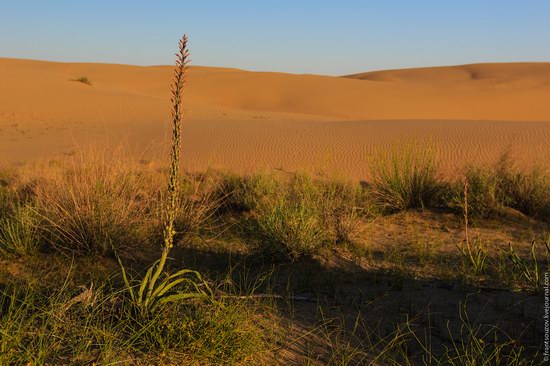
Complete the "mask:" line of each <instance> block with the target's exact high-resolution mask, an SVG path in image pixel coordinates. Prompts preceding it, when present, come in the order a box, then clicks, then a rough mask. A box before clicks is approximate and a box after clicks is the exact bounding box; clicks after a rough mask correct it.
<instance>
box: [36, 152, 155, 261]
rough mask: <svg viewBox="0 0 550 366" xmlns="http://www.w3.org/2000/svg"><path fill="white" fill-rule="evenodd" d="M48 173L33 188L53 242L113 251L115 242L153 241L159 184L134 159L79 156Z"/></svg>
mask: <svg viewBox="0 0 550 366" xmlns="http://www.w3.org/2000/svg"><path fill="white" fill-rule="evenodd" d="M103 158H105V159H106V158H107V157H106V156H105V157H103ZM115 161H116V163H115ZM43 174H44V176H45V177H46V178H45V180H44V181H43V182H40V183H39V184H36V185H35V187H34V188H33V191H34V195H35V201H36V212H37V214H38V219H39V221H40V222H39V227H40V235H41V236H42V237H43V239H44V240H45V242H46V243H47V244H48V245H49V246H50V247H52V248H54V249H57V250H62V251H73V252H80V253H100V254H108V253H110V251H111V249H112V246H115V247H116V248H118V249H127V248H129V247H131V246H136V245H140V244H141V245H143V244H144V243H146V242H148V238H149V234H150V231H151V229H152V227H153V225H152V223H154V222H155V219H156V218H157V216H158V214H157V212H156V209H155V208H153V207H152V205H151V202H150V201H151V198H154V197H155V193H156V192H155V191H156V188H154V187H155V185H154V184H153V183H152V182H151V178H152V176H151V175H150V174H147V173H143V174H140V172H139V170H138V169H137V168H136V166H135V165H134V164H132V162H131V161H130V160H125V159H122V158H120V159H117V160H114V159H113V160H111V161H104V160H102V159H94V158H92V157H83V156H78V157H74V158H72V160H71V161H70V163H69V165H67V166H61V167H59V168H58V169H53V168H51V167H49V168H48V170H47V171H44V172H43Z"/></svg>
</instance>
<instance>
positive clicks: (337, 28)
mask: <svg viewBox="0 0 550 366" xmlns="http://www.w3.org/2000/svg"><path fill="white" fill-rule="evenodd" d="M183 33H187V34H188V35H189V37H190V49H191V54H192V59H193V64H195V65H211V66H227V67H238V68H243V69H249V70H272V71H286V72H294V73H320V74H335V75H338V74H346V73H353V72H362V71H369V70H376V69H389V68H401V67H413V66H429V65H452V64H463V63H473V62H490V61H492V62H506V61H550V1H547V0H516V1H510V0H476V1H474V0H431V1H428V0H377V1H374V0H372V1H369V0H363V1H351V0H350V1H345V0H340V1H338V0H333V1H324V0H316V1H306V0H303V1H299V0H294V1H286V0H281V1H275V0H249V1H244V0H241V1H239V0H233V1H231V0H227V1H212V0H210V1H209V0H195V1H185V0H180V1H176V0H174V1H162V0H159V1H152V0H151V1H142V0H133V1H130V0H119V1H117V0H110V1H107V0H0V57H17V58H32V59H42V60H55V61H94V62H113V63H128V64H139V65H158V64H170V63H171V62H172V55H173V53H174V50H175V48H176V46H177V41H178V38H179V37H180V36H181V35H182V34H183Z"/></svg>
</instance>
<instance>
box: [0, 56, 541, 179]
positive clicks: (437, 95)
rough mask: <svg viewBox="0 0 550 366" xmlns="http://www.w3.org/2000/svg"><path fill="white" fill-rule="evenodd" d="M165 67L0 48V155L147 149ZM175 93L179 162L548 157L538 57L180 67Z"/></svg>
mask: <svg viewBox="0 0 550 366" xmlns="http://www.w3.org/2000/svg"><path fill="white" fill-rule="evenodd" d="M80 77H87V78H88V79H89V80H90V81H91V83H92V85H86V84H84V83H81V82H77V81H73V80H74V79H77V78H80ZM171 78H172V67H171V66H148V67H143V66H130V65H114V64H97V63H59V62H46V61H32V60H21V59H6V58H4V59H0V101H1V102H0V160H1V161H8V162H25V161H33V160H37V159H50V160H55V159H58V158H61V157H63V156H66V155H71V154H73V153H74V152H75V151H78V150H79V149H83V148H85V147H87V146H89V145H101V146H116V145H119V144H126V145H128V146H129V147H130V148H131V149H132V150H134V151H137V152H143V154H144V157H147V155H151V156H154V155H155V154H158V153H159V152H162V151H163V149H164V142H163V141H166V137H167V134H168V133H169V131H168V128H169V123H168V122H169V118H170V110H169V108H170V101H169V98H170V85H171ZM184 99H185V101H184V103H185V108H186V110H185V117H184V118H185V119H184V132H183V159H184V162H185V167H186V168H187V169H189V170H193V171H195V170H197V171H198V170H205V169H207V168H215V169H222V170H231V171H235V172H239V173H246V172H251V171H254V170H258V169H277V170H282V171H296V170H305V171H310V172H314V173H319V174H331V175H333V174H336V175H342V176H346V177H350V178H354V179H363V178H365V177H366V176H367V174H368V160H369V156H371V154H372V152H373V151H374V150H375V149H378V148H381V147H386V146H391V145H395V144H399V143H402V142H403V141H409V140H415V141H421V142H422V141H429V143H430V144H432V145H433V146H434V147H435V148H436V149H437V151H438V158H439V159H440V162H441V167H442V171H443V173H444V174H451V175H452V174H456V173H457V171H458V168H460V167H462V166H464V165H465V164H467V163H484V162H491V161H493V160H494V159H496V158H497V157H498V156H499V155H500V154H501V153H502V152H503V151H505V150H506V149H510V150H511V151H512V154H513V155H514V156H516V157H517V159H519V161H524V162H539V163H544V162H545V161H546V162H548V161H550V143H549V142H550V63H504V64H475V65H463V66H450V67H432V68H418V69H403V70H389V71H377V72H369V73H363V74H355V75H349V76H344V77H333V76H320V75H295V74H285V73H272V72H249V71H243V70H238V69H227V68H214V67H200V66H194V67H191V69H190V71H189V75H188V81H187V86H186V92H185V97H184ZM546 164H547V163H546Z"/></svg>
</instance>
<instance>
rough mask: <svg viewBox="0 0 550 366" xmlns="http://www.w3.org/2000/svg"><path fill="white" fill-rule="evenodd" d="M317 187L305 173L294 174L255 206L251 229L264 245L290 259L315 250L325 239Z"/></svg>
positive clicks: (319, 195) (323, 218)
mask: <svg viewBox="0 0 550 366" xmlns="http://www.w3.org/2000/svg"><path fill="white" fill-rule="evenodd" d="M318 188H319V187H318V186H316V185H315V184H314V182H313V181H311V179H309V178H307V177H305V176H296V177H294V178H293V179H292V181H291V182H290V183H289V186H288V187H287V189H285V190H284V191H283V192H281V194H280V195H276V196H273V197H269V199H266V200H264V201H262V202H261V203H260V204H259V206H258V208H257V212H256V215H257V218H256V220H255V225H254V230H255V231H257V233H258V235H259V238H260V240H261V241H262V244H263V247H264V249H267V250H268V251H274V252H279V253H283V254H285V255H287V256H288V257H290V258H291V259H296V258H298V257H300V256H302V255H307V254H313V253H315V252H316V251H317V250H318V249H319V248H320V247H321V246H322V245H323V244H325V243H326V241H327V240H328V239H329V231H328V230H327V227H326V226H325V217H324V212H323V205H322V204H321V203H322V195H321V192H320V190H319V189H318Z"/></svg>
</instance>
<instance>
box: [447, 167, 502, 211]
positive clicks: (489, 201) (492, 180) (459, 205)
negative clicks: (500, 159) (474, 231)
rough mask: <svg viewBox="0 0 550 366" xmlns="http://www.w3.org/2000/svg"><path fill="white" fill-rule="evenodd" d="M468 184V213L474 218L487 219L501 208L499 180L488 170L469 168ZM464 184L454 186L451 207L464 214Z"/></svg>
mask: <svg viewBox="0 0 550 366" xmlns="http://www.w3.org/2000/svg"><path fill="white" fill-rule="evenodd" d="M464 176H465V178H464V179H465V181H466V182H467V183H468V211H469V216H470V217H472V218H486V217H490V216H492V215H494V214H495V213H496V212H497V210H498V208H499V207H500V206H501V204H500V202H499V199H498V195H497V192H498V187H499V184H498V178H497V176H496V174H495V173H494V172H492V171H491V170H490V169H487V168H479V167H468V168H466V170H465V173H464ZM463 194H464V182H456V183H454V184H453V185H452V193H451V197H450V199H449V203H448V205H449V207H451V208H452V209H454V210H456V211H458V212H459V213H461V214H462V213H463V212H464V200H463Z"/></svg>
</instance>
